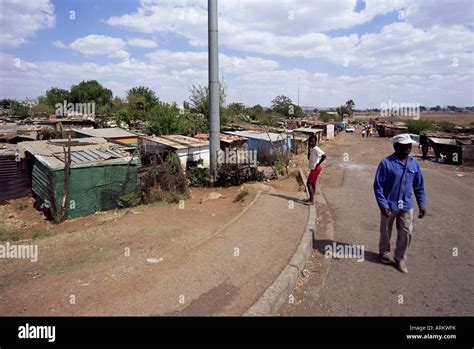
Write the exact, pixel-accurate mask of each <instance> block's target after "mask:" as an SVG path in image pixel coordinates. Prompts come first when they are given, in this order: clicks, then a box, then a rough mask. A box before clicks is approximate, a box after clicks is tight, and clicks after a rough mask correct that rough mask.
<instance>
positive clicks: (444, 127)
mask: <svg viewBox="0 0 474 349" xmlns="http://www.w3.org/2000/svg"><path fill="white" fill-rule="evenodd" d="M438 127H439V129H440V130H441V131H444V132H449V131H452V130H454V128H455V127H456V125H455V124H453V123H452V122H449V121H445V120H443V121H440V122H438Z"/></svg>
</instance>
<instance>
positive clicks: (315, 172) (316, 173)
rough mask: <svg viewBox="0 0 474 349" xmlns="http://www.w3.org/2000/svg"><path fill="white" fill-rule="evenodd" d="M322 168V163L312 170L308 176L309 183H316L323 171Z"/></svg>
mask: <svg viewBox="0 0 474 349" xmlns="http://www.w3.org/2000/svg"><path fill="white" fill-rule="evenodd" d="M322 169H323V167H322V166H321V165H319V166H318V167H316V168H315V169H314V170H311V172H310V173H309V177H308V183H310V184H314V183H316V180H317V179H318V176H319V174H320V173H321V170H322Z"/></svg>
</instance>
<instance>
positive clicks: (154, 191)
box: [148, 187, 184, 204]
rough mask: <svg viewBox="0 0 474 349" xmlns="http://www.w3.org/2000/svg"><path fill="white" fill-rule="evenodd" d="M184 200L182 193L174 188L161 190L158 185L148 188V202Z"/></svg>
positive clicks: (169, 202) (171, 202)
mask: <svg viewBox="0 0 474 349" xmlns="http://www.w3.org/2000/svg"><path fill="white" fill-rule="evenodd" d="M181 200H184V195H183V194H181V193H178V192H177V191H175V190H162V189H160V187H154V188H151V189H150V192H149V195H148V202H164V203H168V204H173V203H178V202H180V201H181Z"/></svg>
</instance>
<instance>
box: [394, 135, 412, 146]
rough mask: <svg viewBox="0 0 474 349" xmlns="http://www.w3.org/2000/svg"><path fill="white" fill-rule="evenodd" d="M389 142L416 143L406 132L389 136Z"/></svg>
mask: <svg viewBox="0 0 474 349" xmlns="http://www.w3.org/2000/svg"><path fill="white" fill-rule="evenodd" d="M390 142H392V143H394V144H395V143H400V144H413V143H416V142H415V141H414V140H413V139H411V137H410V135H409V134H408V133H403V134H401V135H396V136H393V137H392V138H390Z"/></svg>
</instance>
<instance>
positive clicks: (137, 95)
mask: <svg viewBox="0 0 474 349" xmlns="http://www.w3.org/2000/svg"><path fill="white" fill-rule="evenodd" d="M158 101H159V100H158V97H156V95H155V92H154V91H153V90H152V89H150V88H148V87H144V86H138V87H134V88H131V89H130V90H128V91H127V102H128V104H129V106H130V108H131V109H132V110H144V111H148V110H150V109H151V108H153V107H154V106H155V105H156V104H157V103H158Z"/></svg>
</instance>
